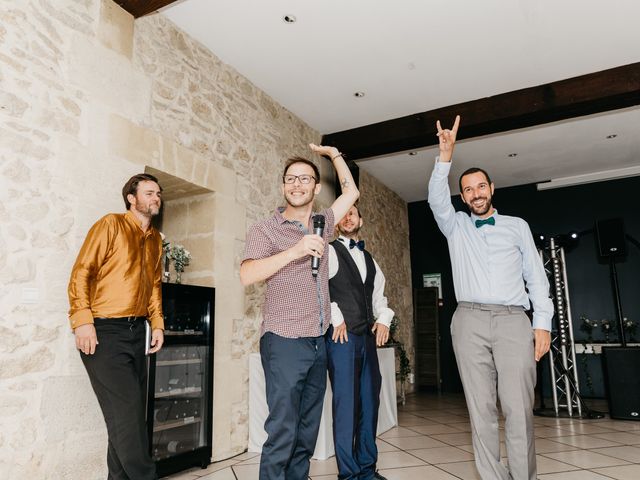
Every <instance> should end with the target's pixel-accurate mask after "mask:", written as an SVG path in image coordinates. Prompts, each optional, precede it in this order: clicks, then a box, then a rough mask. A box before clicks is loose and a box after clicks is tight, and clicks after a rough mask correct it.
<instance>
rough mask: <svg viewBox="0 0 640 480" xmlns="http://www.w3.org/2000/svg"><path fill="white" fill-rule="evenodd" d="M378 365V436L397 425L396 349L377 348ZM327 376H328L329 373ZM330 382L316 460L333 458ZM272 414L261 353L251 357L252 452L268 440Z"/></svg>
mask: <svg viewBox="0 0 640 480" xmlns="http://www.w3.org/2000/svg"><path fill="white" fill-rule="evenodd" d="M377 350H378V363H379V364H380V374H381V376H382V388H381V389H380V410H379V413H378V429H377V434H378V435H380V434H381V433H384V432H386V431H387V430H389V429H390V428H392V427H395V426H396V425H398V408H397V401H396V362H395V356H394V349H393V348H378V349H377ZM327 375H328V374H327ZM331 399H332V392H331V383H330V382H329V378H327V391H326V392H325V395H324V405H323V406H322V419H321V420H320V431H319V432H318V441H317V442H316V449H315V451H314V452H313V458H315V459H317V460H326V459H327V458H329V457H331V456H332V455H333V454H334V453H335V450H334V448H333V415H332V413H331ZM268 414H269V408H268V407H267V397H266V395H265V385H264V371H263V370H262V362H261V361H260V354H259V353H252V354H251V355H250V356H249V451H250V452H258V453H259V452H261V451H262V444H263V443H264V442H265V441H266V440H267V432H265V430H264V422H265V420H266V419H267V415H268Z"/></svg>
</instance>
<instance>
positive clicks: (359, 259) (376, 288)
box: [329, 235, 394, 327]
mask: <svg viewBox="0 0 640 480" xmlns="http://www.w3.org/2000/svg"><path fill="white" fill-rule="evenodd" d="M338 241H340V242H342V243H344V244H345V246H346V247H347V250H348V251H349V254H350V255H351V258H353V261H354V262H355V264H356V266H357V267H358V271H359V272H360V277H361V278H362V283H364V281H365V280H366V278H367V266H366V263H365V259H364V252H363V251H361V250H360V249H359V248H357V247H354V248H349V239H348V238H346V237H343V236H342V235H340V237H338ZM373 264H374V265H375V267H376V276H375V278H374V280H373V317H374V318H375V319H376V323H381V324H382V325H384V326H385V327H388V326H389V325H391V321H392V320H393V316H394V313H393V310H391V309H390V308H389V307H388V306H387V297H385V296H384V285H385V278H384V274H383V273H382V270H380V267H379V266H378V264H377V262H376V261H375V260H373ZM339 268H340V263H339V262H338V255H337V254H336V251H335V249H334V248H333V245H329V279H331V278H333V277H335V276H336V274H337V273H338V269H339ZM343 322H344V317H343V315H342V312H341V311H340V307H338V304H337V303H336V302H331V324H332V325H333V326H334V327H337V326H339V325H342V323H343Z"/></svg>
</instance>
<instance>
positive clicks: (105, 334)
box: [68, 173, 164, 480]
mask: <svg viewBox="0 0 640 480" xmlns="http://www.w3.org/2000/svg"><path fill="white" fill-rule="evenodd" d="M122 197H123V199H124V203H125V206H126V208H127V212H126V213H124V214H116V213H112V214H108V215H106V216H104V217H102V218H101V219H100V220H98V222H96V223H95V224H94V225H93V227H91V230H89V233H88V234H87V238H86V239H85V241H84V244H83V245H82V248H81V249H80V253H79V254H78V258H77V259H76V263H75V265H74V266H73V270H72V272H71V279H70V281H69V289H68V293H69V303H70V305H71V309H70V310H69V320H70V322H71V328H72V329H73V331H74V333H75V337H76V347H77V348H78V350H80V352H81V353H80V356H81V358H82V362H83V364H84V366H85V368H86V370H87V373H88V374H89V379H90V381H91V385H92V387H93V390H94V392H95V394H96V397H98V403H99V404H100V408H101V409H102V413H103V415H104V419H105V423H106V424H107V432H108V435H109V446H108V451H107V465H108V467H109V476H108V480H151V479H156V478H157V475H156V468H155V463H154V462H153V460H152V459H151V457H150V455H149V442H148V437H147V429H146V424H145V401H146V381H147V362H146V360H145V347H146V346H145V322H147V321H148V322H149V323H150V325H151V331H152V334H151V347H152V348H151V350H150V353H155V352H157V351H158V350H160V348H161V347H162V344H163V341H164V334H163V332H164V321H163V316H162V290H161V287H162V283H161V279H162V239H161V237H160V233H159V232H158V231H157V230H156V229H155V228H153V227H152V226H151V219H152V218H153V217H154V216H156V215H158V214H159V213H160V207H161V204H162V198H161V197H162V189H161V188H160V185H159V184H158V180H157V179H156V178H155V177H154V176H152V175H148V174H144V173H143V174H138V175H134V176H133V177H131V178H130V179H129V181H128V182H127V183H126V184H125V185H124V187H123V188H122Z"/></svg>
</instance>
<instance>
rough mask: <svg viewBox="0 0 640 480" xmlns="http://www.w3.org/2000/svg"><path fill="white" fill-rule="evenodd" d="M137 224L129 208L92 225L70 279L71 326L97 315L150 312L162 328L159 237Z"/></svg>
mask: <svg viewBox="0 0 640 480" xmlns="http://www.w3.org/2000/svg"><path fill="white" fill-rule="evenodd" d="M140 225H141V223H140V221H139V220H138V219H137V218H136V216H135V215H134V214H133V213H131V212H129V211H128V212H127V213H124V214H117V213H111V214H109V215H106V216H104V217H102V218H101V219H100V220H98V221H97V222H96V223H95V225H93V227H91V230H89V233H88V234H87V238H86V239H85V241H84V244H83V245H82V248H81V249H80V253H78V258H77V259H76V263H75V265H74V266H73V270H72V271H71V279H70V280H69V288H68V293H69V304H70V305H71V309H70V310H69V320H70V322H71V328H74V329H75V328H76V327H79V326H80V325H84V324H86V323H93V319H94V318H98V317H105V318H118V317H129V316H139V317H148V319H149V323H150V324H151V328H152V329H154V328H161V329H164V319H163V316H162V238H161V237H160V233H159V232H158V231H157V230H156V229H155V228H153V227H151V226H150V227H149V228H148V229H147V231H146V232H144V231H143V230H142V227H141V226H140Z"/></svg>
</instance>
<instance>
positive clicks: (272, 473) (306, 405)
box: [260, 332, 327, 480]
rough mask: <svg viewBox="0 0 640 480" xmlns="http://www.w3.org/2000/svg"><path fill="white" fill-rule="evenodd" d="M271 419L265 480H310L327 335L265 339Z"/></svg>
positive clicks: (269, 335) (264, 455) (262, 346)
mask: <svg viewBox="0 0 640 480" xmlns="http://www.w3.org/2000/svg"><path fill="white" fill-rule="evenodd" d="M260 357H261V360H262V368H263V369H264V379H265V385H266V394H267V405H268V406H269V416H268V417H267V420H266V421H265V424H264V429H265V430H266V432H267V441H266V442H265V443H264V445H263V446H262V457H261V459H260V480H307V479H308V478H309V460H310V459H311V456H312V455H313V451H314V450H315V448H316V440H317V438H318V430H319V428H320V418H321V417H322V404H323V402H324V393H325V389H326V387H327V352H326V347H325V341H324V337H308V338H284V337H280V336H278V335H276V334H274V333H270V332H267V333H265V334H264V335H263V336H262V338H261V339H260Z"/></svg>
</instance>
